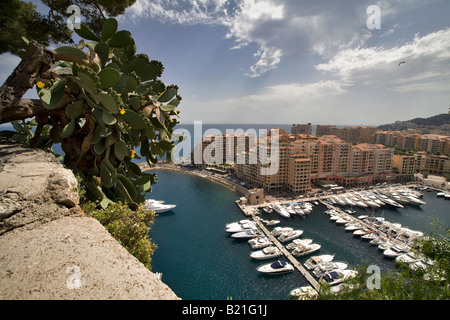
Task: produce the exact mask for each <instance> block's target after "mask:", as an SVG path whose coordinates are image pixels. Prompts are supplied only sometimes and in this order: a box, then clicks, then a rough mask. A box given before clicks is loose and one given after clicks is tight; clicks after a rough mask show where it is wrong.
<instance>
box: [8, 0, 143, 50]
mask: <svg viewBox="0 0 450 320" xmlns="http://www.w3.org/2000/svg"><path fill="white" fill-rule="evenodd" d="M135 2H136V0H126V1H119V0H111V1H106V0H100V1H94V0H42V3H44V4H45V5H46V6H47V7H48V10H49V11H48V14H43V13H39V12H37V11H36V6H35V5H33V4H32V3H31V2H25V1H20V0H2V1H1V2H0V27H1V30H2V32H1V33H0V54H2V53H5V52H11V53H12V54H15V55H21V54H23V52H24V51H25V49H26V47H27V44H26V43H25V42H24V41H23V40H22V37H25V38H27V39H34V40H36V41H37V42H38V43H41V44H43V45H44V46H48V45H50V44H59V43H72V31H71V30H69V28H67V25H66V20H67V18H68V17H70V16H71V13H67V8H68V7H69V6H70V5H77V6H79V7H80V11H81V15H82V21H83V22H84V23H85V24H86V25H87V26H88V28H90V29H91V30H92V31H93V32H94V33H95V34H97V35H100V33H101V28H102V25H103V21H104V20H105V19H107V18H108V17H116V16H119V15H121V14H123V13H124V12H125V9H126V8H127V7H129V6H131V5H133V4H134V3H135Z"/></svg>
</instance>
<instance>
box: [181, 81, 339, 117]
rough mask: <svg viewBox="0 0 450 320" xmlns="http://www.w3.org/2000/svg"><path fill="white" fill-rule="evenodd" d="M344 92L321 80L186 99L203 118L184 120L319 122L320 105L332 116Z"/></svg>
mask: <svg viewBox="0 0 450 320" xmlns="http://www.w3.org/2000/svg"><path fill="white" fill-rule="evenodd" d="M344 93H346V88H345V86H344V85H342V84H341V83H339V82H338V81H320V82H317V83H309V84H301V83H288V84H284V85H276V86H269V87H266V88H264V90H262V92H261V93H259V94H252V95H247V96H244V97H237V98H229V99H221V100H217V101H204V100H202V99H192V100H191V99H184V100H186V101H184V102H185V104H186V105H192V106H193V107H194V106H195V117H198V115H202V117H204V118H202V119H198V118H192V119H191V118H187V119H185V121H195V120H202V121H203V122H205V123H207V122H214V121H216V122H217V119H220V122H221V123H233V122H235V121H236V119H240V121H242V122H247V123H267V121H275V122H278V123H290V122H292V121H293V119H311V120H308V122H309V121H314V120H315V121H319V119H320V117H326V115H325V114H321V115H320V116H319V117H317V114H315V113H316V111H317V108H318V106H319V105H321V106H322V108H323V110H324V111H325V112H327V111H326V110H328V111H329V112H327V113H328V114H329V115H331V114H332V109H333V106H334V103H333V101H334V100H335V99H338V98H339V97H341V96H343V94H344ZM188 100H190V101H188ZM211 105H213V106H214V113H212V112H211ZM208 117H211V118H208ZM313 117H316V118H315V119H313ZM295 121H297V120H295Z"/></svg>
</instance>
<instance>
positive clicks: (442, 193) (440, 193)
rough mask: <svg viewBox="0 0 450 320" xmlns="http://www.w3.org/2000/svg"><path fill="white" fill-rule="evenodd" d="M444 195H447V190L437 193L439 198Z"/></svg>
mask: <svg viewBox="0 0 450 320" xmlns="http://www.w3.org/2000/svg"><path fill="white" fill-rule="evenodd" d="M444 196H445V192H438V193H437V194H436V197H438V198H443V197H444Z"/></svg>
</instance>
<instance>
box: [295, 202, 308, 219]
mask: <svg viewBox="0 0 450 320" xmlns="http://www.w3.org/2000/svg"><path fill="white" fill-rule="evenodd" d="M294 211H295V213H296V214H297V215H299V216H301V217H304V216H305V215H306V213H305V212H304V211H303V210H302V208H300V206H298V205H297V206H295V207H294Z"/></svg>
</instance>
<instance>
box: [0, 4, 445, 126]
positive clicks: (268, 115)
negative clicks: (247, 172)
mask: <svg viewBox="0 0 450 320" xmlns="http://www.w3.org/2000/svg"><path fill="white" fill-rule="evenodd" d="M33 2H34V3H36V4H38V3H39V2H38V1H33ZM370 5H377V6H378V7H379V8H380V17H381V26H380V27H381V28H380V29H369V28H368V27H367V20H368V18H369V16H370V14H367V8H368V7H369V6H370ZM449 12H450V1H448V0H441V1H439V0H426V1H423V0H422V1H418V0H390V1H385V0H382V1H377V0H369V1H366V0H345V1H344V0H342V1H338V0H325V1H311V0H230V1H226V0H196V1H191V0H190V1H188V0H138V1H137V2H136V3H135V5H133V6H132V7H130V8H128V9H127V11H126V14H125V15H123V16H121V17H119V18H118V20H119V29H127V30H130V31H131V32H132V34H133V36H134V38H135V40H136V43H137V46H138V52H143V53H146V54H148V55H149V56H150V58H151V59H156V60H160V61H161V62H162V63H163V64H164V66H165V72H164V74H163V77H162V80H163V81H164V82H165V83H166V84H171V83H174V84H177V85H178V86H179V87H180V94H181V95H182V97H183V101H182V104H181V105H180V110H181V116H182V119H181V121H182V123H192V122H193V121H203V123H243V124H252V123H270V124H273V123H280V124H285V123H307V122H311V123H313V124H339V125H346V124H355V125H361V124H364V125H379V124H384V123H390V122H393V121H395V120H408V119H411V118H415V117H428V116H432V115H435V114H440V113H445V112H447V111H448V107H449V104H450V22H449V19H448V17H449V16H448V13H449ZM17 61H18V60H17V58H15V57H12V56H10V55H3V56H2V59H1V60H0V80H2V81H3V80H4V79H5V78H6V75H8V74H9V73H10V72H11V71H12V69H13V66H14V65H15V64H17ZM400 61H406V63H405V64H402V65H400V66H399V65H398V63H399V62H400Z"/></svg>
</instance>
